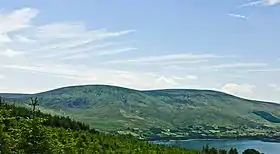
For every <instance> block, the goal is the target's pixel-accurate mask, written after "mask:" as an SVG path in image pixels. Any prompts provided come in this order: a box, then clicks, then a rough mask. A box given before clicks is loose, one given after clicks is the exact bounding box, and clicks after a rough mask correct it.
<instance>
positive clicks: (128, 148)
mask: <svg viewBox="0 0 280 154" xmlns="http://www.w3.org/2000/svg"><path fill="white" fill-rule="evenodd" d="M17 110H18V111H17ZM23 112H27V113H28V112H30V111H29V110H27V109H25V111H23V108H21V107H15V106H13V105H7V104H3V106H2V107H1V109H0V124H1V125H0V154H13V153H22V154H23V153H26V154H38V153H40V154H52V153H54V154H56V153H57V154H72V153H73V154H76V153H77V154H91V153H100V154H103V153H127V154H130V153H135V154H137V153H174V152H175V153H186V154H198V153H199V152H198V151H193V150H187V149H183V148H176V147H169V146H163V145H153V144H149V143H147V142H144V141H140V140H138V139H135V138H132V137H130V136H114V135H110V134H102V133H97V132H96V131H92V129H88V130H82V129H80V130H78V129H76V130H72V129H71V128H70V127H68V128H65V127H66V126H71V125H75V124H78V122H75V121H68V122H70V123H68V124H67V125H65V126H64V127H56V126H55V125H53V124H55V123H56V122H55V119H53V120H54V123H52V124H47V123H46V121H47V120H48V119H44V118H40V117H37V115H40V116H41V117H48V116H42V113H40V112H38V111H35V109H34V110H32V111H31V112H32V114H33V115H36V116H34V117H33V116H32V118H30V117H26V116H18V115H25V114H22V113H23ZM16 113H19V114H18V115H16ZM61 119H62V118H61ZM61 119H59V120H58V121H60V122H61V121H62V120H61ZM65 119H67V118H65ZM66 121H67V120H66ZM66 123H67V122H66ZM72 123H73V124H72Z"/></svg>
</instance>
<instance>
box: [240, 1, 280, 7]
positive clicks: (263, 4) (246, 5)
mask: <svg viewBox="0 0 280 154" xmlns="http://www.w3.org/2000/svg"><path fill="white" fill-rule="evenodd" d="M278 4H280V0H258V1H253V2H249V3H245V4H242V5H240V6H238V8H244V7H249V6H258V5H262V6H274V5H278Z"/></svg>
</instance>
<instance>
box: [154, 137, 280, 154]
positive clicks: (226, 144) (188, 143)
mask: <svg viewBox="0 0 280 154" xmlns="http://www.w3.org/2000/svg"><path fill="white" fill-rule="evenodd" d="M153 143H156V144H167V145H172V146H179V147H184V148H188V149H196V150H201V149H202V147H203V146H205V145H207V144H208V145H209V146H210V147H216V148H220V149H230V148H232V147H233V148H236V149H237V150H238V152H239V153H242V152H243V151H244V150H246V149H256V150H259V151H260V152H262V153H264V154H280V143H278V142H264V141H260V140H228V139H227V140H222V139H218V140H214V139H211V140H207V139H203V140H202V139H191V140H177V141H174V140H172V141H154V142H153Z"/></svg>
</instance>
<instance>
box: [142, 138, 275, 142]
mask: <svg viewBox="0 0 280 154" xmlns="http://www.w3.org/2000/svg"><path fill="white" fill-rule="evenodd" d="M145 140H146V141H148V142H155V141H164V142H168V141H189V140H239V141H242V140H243V141H244V140H248V141H250V140H251V141H252V140H254V141H262V142H271V143H280V138H267V137H158V138H147V139H145Z"/></svg>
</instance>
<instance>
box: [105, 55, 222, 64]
mask: <svg viewBox="0 0 280 154" xmlns="http://www.w3.org/2000/svg"><path fill="white" fill-rule="evenodd" d="M222 57H224V56H219V55H214V54H193V53H186V54H171V55H161V56H147V57H142V58H136V59H127V60H114V61H109V62H107V63H110V64H127V63H136V64H152V63H167V64H176V63H177V64H178V63H200V62H205V61H207V60H208V59H213V58H222Z"/></svg>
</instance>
